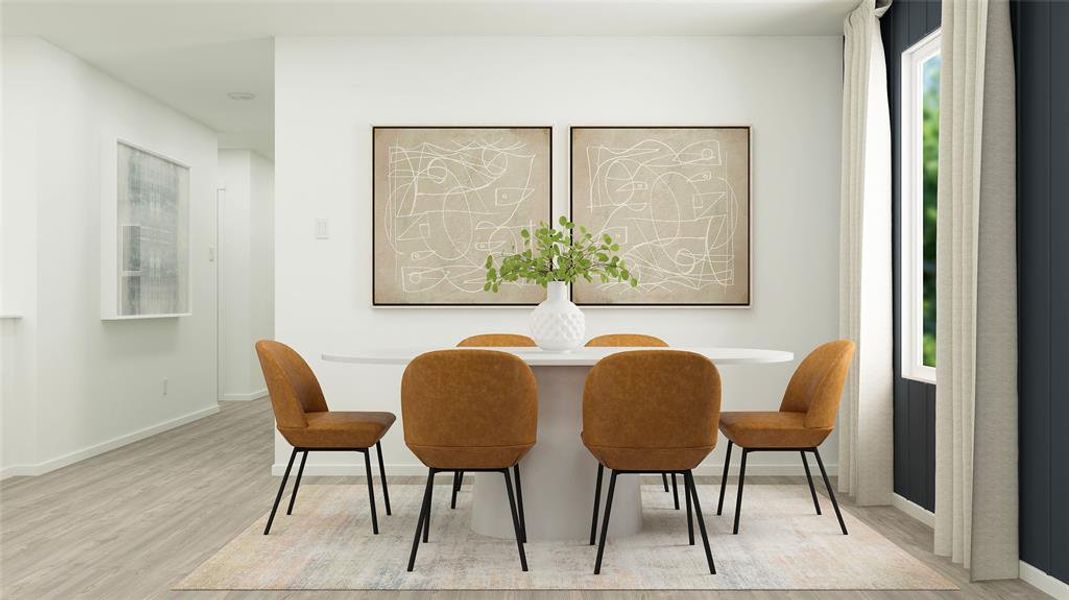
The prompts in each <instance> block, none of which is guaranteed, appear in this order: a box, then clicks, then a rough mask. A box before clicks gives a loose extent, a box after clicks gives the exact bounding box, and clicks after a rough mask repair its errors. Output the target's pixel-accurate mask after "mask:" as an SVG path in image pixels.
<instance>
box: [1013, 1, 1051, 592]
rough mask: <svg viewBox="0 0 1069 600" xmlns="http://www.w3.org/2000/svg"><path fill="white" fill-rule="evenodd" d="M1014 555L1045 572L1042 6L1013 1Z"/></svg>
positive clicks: (1047, 335)
mask: <svg viewBox="0 0 1069 600" xmlns="http://www.w3.org/2000/svg"><path fill="white" fill-rule="evenodd" d="M1013 8H1014V13H1013V16H1014V17H1015V19H1014V34H1015V35H1014V46H1015V51H1016V52H1015V54H1016V56H1015V58H1016V67H1017V68H1016V71H1017V73H1016V74H1017V138H1018V144H1017V206H1018V208H1017V224H1018V231H1019V236H1018V261H1017V262H1018V276H1017V279H1018V281H1017V287H1018V345H1019V348H1020V355H1019V357H1018V361H1019V368H1018V380H1019V385H1018V388H1019V393H1020V410H1019V415H1018V420H1019V424H1020V444H1019V445H1020V457H1019V460H1020V467H1019V469H1018V471H1019V477H1020V479H1019V484H1020V490H1021V494H1020V495H1021V505H1020V512H1021V518H1020V521H1021V559H1022V560H1024V561H1025V562H1028V563H1029V564H1031V565H1033V566H1035V567H1037V568H1039V569H1042V570H1044V571H1049V570H1050V533H1051V531H1050V526H1051V523H1050V474H1051V471H1050V467H1051V460H1050V458H1051V457H1050V447H1051V445H1050V444H1051V436H1050V434H1051V430H1050V423H1051V412H1050V395H1051V394H1050V392H1051V388H1050V383H1051V356H1050V353H1049V351H1044V349H1048V350H1049V348H1050V345H1051V332H1050V320H1051V303H1050V300H1051V296H1050V284H1051V282H1050V272H1051V269H1050V267H1051V256H1050V234H1051V231H1050V181H1051V156H1050V126H1051V122H1050V116H1051V114H1050V77H1049V72H1050V60H1049V57H1050V42H1051V40H1050V4H1048V3H1046V2H1035V3H1016V4H1014V5H1013Z"/></svg>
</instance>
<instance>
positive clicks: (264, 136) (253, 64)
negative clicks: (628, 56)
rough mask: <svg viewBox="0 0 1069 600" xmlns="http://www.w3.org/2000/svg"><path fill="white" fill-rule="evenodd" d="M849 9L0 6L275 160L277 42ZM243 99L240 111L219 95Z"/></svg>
mask: <svg viewBox="0 0 1069 600" xmlns="http://www.w3.org/2000/svg"><path fill="white" fill-rule="evenodd" d="M856 4H857V0H777V1H763V0H583V1H576V0H393V1H390V0H334V1H333V2H313V1H300V0H291V1H289V2H278V1H276V2H264V1H262V0H230V1H228V2H214V1H209V0H186V1H174V0H170V1H168V0H122V1H112V2H100V1H99V0H67V1H65V2H57V1H54V0H21V1H19V0H5V1H4V3H3V4H2V5H0V11H2V12H0V23H2V29H3V33H4V35H36V36H40V37H43V38H45V39H46V40H48V41H50V42H52V43H54V44H56V45H57V46H59V47H61V48H64V49H66V50H68V51H69V52H72V53H74V54H76V55H78V56H80V57H82V58H83V59H85V60H86V61H88V62H90V63H92V64H94V65H96V66H97V67H98V68H100V69H102V70H103V71H105V72H107V73H110V74H111V75H112V76H114V77H116V78H118V79H120V80H122V81H125V82H126V83H128V84H130V85H132V86H134V87H136V88H138V89H141V90H143V91H144V92H146V93H148V94H150V95H152V96H155V97H156V98H159V99H160V100H162V101H164V102H166V103H167V104H170V105H171V106H174V107H175V108H177V109H179V110H181V111H183V112H185V113H186V114H188V115H190V116H192V117H193V118H195V119H197V120H199V121H201V122H203V123H205V124H206V125H208V126H209V127H212V128H213V129H215V130H216V131H218V132H219V133H220V145H222V146H223V147H232V148H252V149H254V150H257V151H258V152H260V153H262V154H264V155H266V156H268V157H271V156H273V155H274V141H273V131H272V130H273V116H272V115H273V111H274V83H273V76H274V67H273V63H274V53H273V43H272V38H273V37H275V36H285V35H303V36H318V35H624V36H626V35H837V34H839V33H840V32H841V31H842V20H843V18H844V16H845V15H846V13H847V12H849V10H850V9H851V8H853V7H854V6H855V5H856ZM232 91H238V92H252V93H254V94H256V99H255V100H252V101H245V102H238V101H234V100H231V99H229V98H228V97H227V93H228V92H232Z"/></svg>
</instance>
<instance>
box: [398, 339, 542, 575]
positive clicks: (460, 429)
mask: <svg viewBox="0 0 1069 600" xmlns="http://www.w3.org/2000/svg"><path fill="white" fill-rule="evenodd" d="M401 415H402V417H403V423H404V431H405V444H407V445H408V447H409V449H411V450H412V453H413V454H415V455H416V457H417V458H418V459H419V460H420V461H421V462H423V464H424V465H426V466H427V487H426V489H425V490H424V492H423V506H422V508H421V510H420V514H419V521H418V524H417V525H416V534H415V538H414V539H413V540H412V553H411V555H410V556H409V559H408V570H409V571H411V570H412V569H413V567H414V566H415V563H416V551H417V550H418V548H419V541H420V535H421V533H422V537H423V541H424V542H427V540H428V535H429V532H430V521H431V495H432V491H433V489H434V476H435V475H436V474H438V473H442V472H452V473H454V474H455V473H457V472H459V471H482V472H496V473H501V474H502V475H504V479H505V490H506V492H507V494H508V499H509V506H510V508H511V510H512V525H513V528H514V529H515V531H516V547H517V548H518V549H519V553H520V565H521V566H522V568H523V570H524V571H526V570H527V556H526V555H525V554H524V551H523V542H524V539H525V536H524V534H523V531H522V529H521V525H520V515H519V511H518V510H517V508H516V498H515V495H514V493H513V487H512V477H511V476H510V475H509V471H510V469H514V468H515V467H516V465H517V464H518V463H519V461H520V459H521V458H523V456H524V455H525V454H527V451H528V450H530V449H531V448H532V447H533V446H534V445H535V440H536V437H537V435H538V431H537V428H538V384H537V383H536V382H535V377H534V373H532V372H531V368H530V367H528V366H527V364H526V363H524V362H523V360H521V359H520V358H519V357H518V356H516V355H514V354H509V353H507V352H500V351H497V350H476V349H471V350H468V349H458V350H437V351H434V352H427V353H425V354H421V355H420V356H417V357H416V358H415V359H414V360H413V361H412V362H411V363H409V365H408V367H407V368H406V369H405V372H404V375H403V376H402V377H401ZM521 506H522V504H521Z"/></svg>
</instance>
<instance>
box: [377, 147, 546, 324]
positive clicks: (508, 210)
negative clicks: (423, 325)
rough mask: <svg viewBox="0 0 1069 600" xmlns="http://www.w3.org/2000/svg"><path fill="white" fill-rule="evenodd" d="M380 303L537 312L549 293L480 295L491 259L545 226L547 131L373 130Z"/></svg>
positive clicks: (523, 289) (511, 289) (506, 290)
mask: <svg viewBox="0 0 1069 600" xmlns="http://www.w3.org/2000/svg"><path fill="white" fill-rule="evenodd" d="M373 137H374V164H373V172H374V173H373V180H374V181H373V188H374V189H373V203H374V213H375V214H374V228H375V231H374V249H373V255H374V258H373V261H374V285H373V288H374V289H373V296H374V298H373V300H374V304H376V305H479V304H537V303H539V302H541V301H542V300H544V299H545V290H544V289H542V288H541V287H539V286H537V285H532V284H523V283H513V284H507V285H503V286H501V289H500V291H499V292H498V293H496V294H494V293H490V292H484V291H483V283H484V282H485V281H486V272H485V270H484V267H483V265H484V264H485V262H486V256H487V255H488V254H491V253H494V254H498V253H503V252H509V251H512V250H513V249H520V248H521V247H522V243H523V239H522V238H521V237H520V231H521V230H523V229H528V228H532V227H535V226H537V225H538V223H540V222H543V221H545V222H548V221H550V202H551V188H552V184H551V172H550V168H551V163H552V159H551V138H552V135H551V129H550V128H549V127H513V128H490V127H376V128H375V129H374V132H373Z"/></svg>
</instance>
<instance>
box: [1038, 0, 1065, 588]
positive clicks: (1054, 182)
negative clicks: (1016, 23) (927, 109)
mask: <svg viewBox="0 0 1069 600" xmlns="http://www.w3.org/2000/svg"><path fill="white" fill-rule="evenodd" d="M1050 44H1051V46H1050V55H1049V56H1050V63H1049V64H1050V71H1049V72H1048V76H1049V77H1050V107H1051V113H1050V121H1051V123H1050V131H1051V136H1050V157H1051V164H1052V166H1054V167H1055V168H1052V169H1051V182H1050V258H1051V260H1050V269H1051V270H1050V305H1051V315H1050V340H1051V344H1050V362H1051V366H1052V369H1051V380H1050V389H1051V398H1050V425H1051V427H1052V430H1051V447H1050V454H1051V477H1050V504H1051V524H1050V525H1051V527H1050V529H1051V540H1050V574H1051V575H1053V576H1055V577H1057V578H1058V579H1061V580H1062V581H1069V4H1067V3H1065V2H1064V1H1061V2H1051V3H1050ZM1035 351H1038V352H1042V349H1041V348H1040V349H1036V350H1035Z"/></svg>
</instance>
